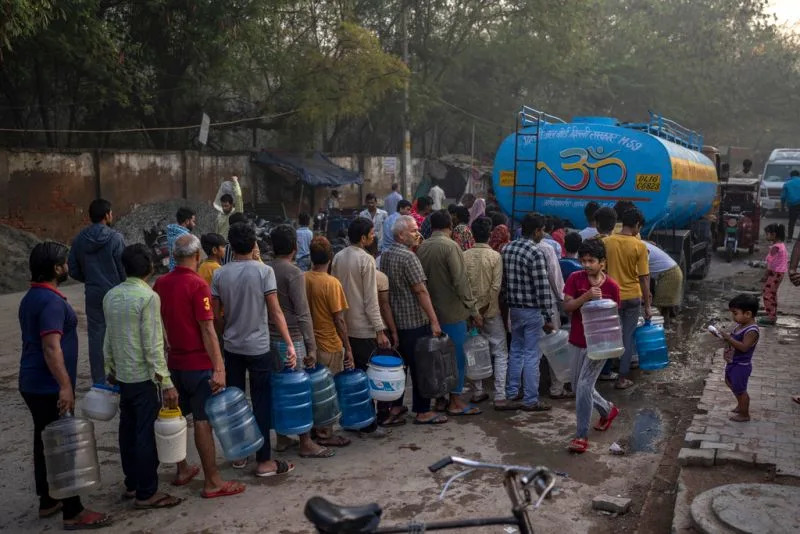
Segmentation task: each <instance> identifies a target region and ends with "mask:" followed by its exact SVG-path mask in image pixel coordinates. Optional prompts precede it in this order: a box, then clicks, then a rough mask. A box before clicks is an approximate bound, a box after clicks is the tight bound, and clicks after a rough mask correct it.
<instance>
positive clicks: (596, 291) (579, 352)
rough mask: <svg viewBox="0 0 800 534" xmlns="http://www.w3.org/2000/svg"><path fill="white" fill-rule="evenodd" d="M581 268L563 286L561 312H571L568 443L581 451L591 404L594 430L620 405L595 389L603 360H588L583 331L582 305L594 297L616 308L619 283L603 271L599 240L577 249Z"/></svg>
mask: <svg viewBox="0 0 800 534" xmlns="http://www.w3.org/2000/svg"><path fill="white" fill-rule="evenodd" d="M578 258H580V261H581V265H582V266H583V270H582V271H576V272H574V273H572V274H571V275H569V278H567V283H566V284H565V285H564V311H565V312H567V313H571V314H572V316H571V318H570V323H569V326H570V328H569V343H570V348H571V350H572V356H573V363H572V364H573V369H574V373H575V374H574V378H573V380H572V387H573V390H574V391H575V416H576V420H577V431H576V432H575V439H573V440H572V442H571V443H570V444H569V450H571V451H572V452H577V453H583V452H586V449H588V448H589V441H588V439H587V437H588V434H589V420H590V419H591V417H592V407H593V406H594V407H595V408H596V409H597V411H598V412H600V420H599V421H598V422H597V424H596V425H594V429H595V430H598V431H601V432H602V431H605V430H608V428H609V427H610V426H611V422H612V421H613V420H614V419H615V418H616V417H617V416H618V415H619V408H617V407H616V406H615V405H614V404H613V403H610V402H608V401H607V400H605V399H604V398H603V397H602V396H601V395H600V393H598V392H597V390H596V389H595V383H596V382H597V378H598V377H599V376H600V372H601V371H602V370H603V366H604V365H605V363H606V360H591V359H589V357H588V356H587V351H586V335H585V333H584V330H583V317H582V316H581V308H582V307H583V305H584V304H586V303H587V302H590V301H592V300H597V299H610V300H613V301H614V302H616V303H617V307H619V303H620V297H619V284H617V282H616V281H615V280H614V279H613V278H611V277H610V276H609V275H607V274H605V267H606V247H605V245H604V244H603V242H602V241H601V240H600V239H587V240H585V241H584V242H583V243H581V246H580V247H579V248H578Z"/></svg>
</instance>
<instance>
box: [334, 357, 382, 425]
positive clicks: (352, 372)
mask: <svg viewBox="0 0 800 534" xmlns="http://www.w3.org/2000/svg"><path fill="white" fill-rule="evenodd" d="M333 380H334V382H335V383H336V393H337V394H338V396H339V409H340V410H342V417H341V419H339V424H340V425H342V428H344V429H348V430H360V429H362V428H364V427H367V426H369V425H371V424H372V423H373V422H375V404H374V403H373V402H372V397H371V396H370V391H369V378H367V373H365V372H364V371H362V370H361V369H346V370H344V371H342V372H341V373H339V374H337V375H336V376H335V377H334V378H333Z"/></svg>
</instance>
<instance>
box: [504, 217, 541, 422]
mask: <svg viewBox="0 0 800 534" xmlns="http://www.w3.org/2000/svg"><path fill="white" fill-rule="evenodd" d="M543 233H544V218H543V217H542V216H540V215H536V214H533V213H529V214H527V215H526V216H525V218H524V219H523V220H522V237H520V238H519V239H516V240H515V241H512V242H511V243H509V244H508V245H506V246H505V248H504V249H503V253H502V254H503V295H504V296H505V301H506V303H507V304H508V307H509V308H510V311H511V350H510V352H509V355H508V383H507V384H506V397H507V398H508V399H509V401H514V400H517V398H518V395H519V390H520V381H521V380H522V381H523V382H524V395H523V397H522V404H521V405H520V404H514V403H513V402H509V403H507V404H506V405H505V406H507V407H510V408H520V409H522V410H526V411H531V412H543V411H547V410H549V409H550V406H549V405H548V404H546V403H544V402H541V401H540V400H539V360H540V359H541V352H539V338H540V336H541V335H542V332H544V333H550V332H552V331H553V324H552V317H551V310H552V308H553V297H552V293H551V292H550V282H549V280H548V278H547V263H546V260H545V256H544V253H543V252H542V251H541V250H540V249H539V246H538V245H537V244H536V242H537V241H539V240H541V238H542V234H543ZM523 377H524V378H523ZM506 409H508V408H506Z"/></svg>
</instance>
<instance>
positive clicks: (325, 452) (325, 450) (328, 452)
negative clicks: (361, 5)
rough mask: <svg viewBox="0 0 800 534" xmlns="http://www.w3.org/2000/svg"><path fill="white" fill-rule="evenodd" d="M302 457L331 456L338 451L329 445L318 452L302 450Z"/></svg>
mask: <svg viewBox="0 0 800 534" xmlns="http://www.w3.org/2000/svg"><path fill="white" fill-rule="evenodd" d="M298 454H299V455H300V458H330V457H331V456H335V455H336V451H335V450H333V449H329V448H328V447H322V448H321V449H320V450H318V451H317V452H300V453H298Z"/></svg>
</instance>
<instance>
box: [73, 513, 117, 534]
mask: <svg viewBox="0 0 800 534" xmlns="http://www.w3.org/2000/svg"><path fill="white" fill-rule="evenodd" d="M78 517H79V519H71V520H70V521H69V522H67V521H64V523H63V528H64V530H94V529H96V528H103V527H105V526H108V525H110V524H111V516H110V515H108V514H103V513H100V512H93V511H92V510H87V509H84V510H83V512H81V513H80V515H79V516H78Z"/></svg>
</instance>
